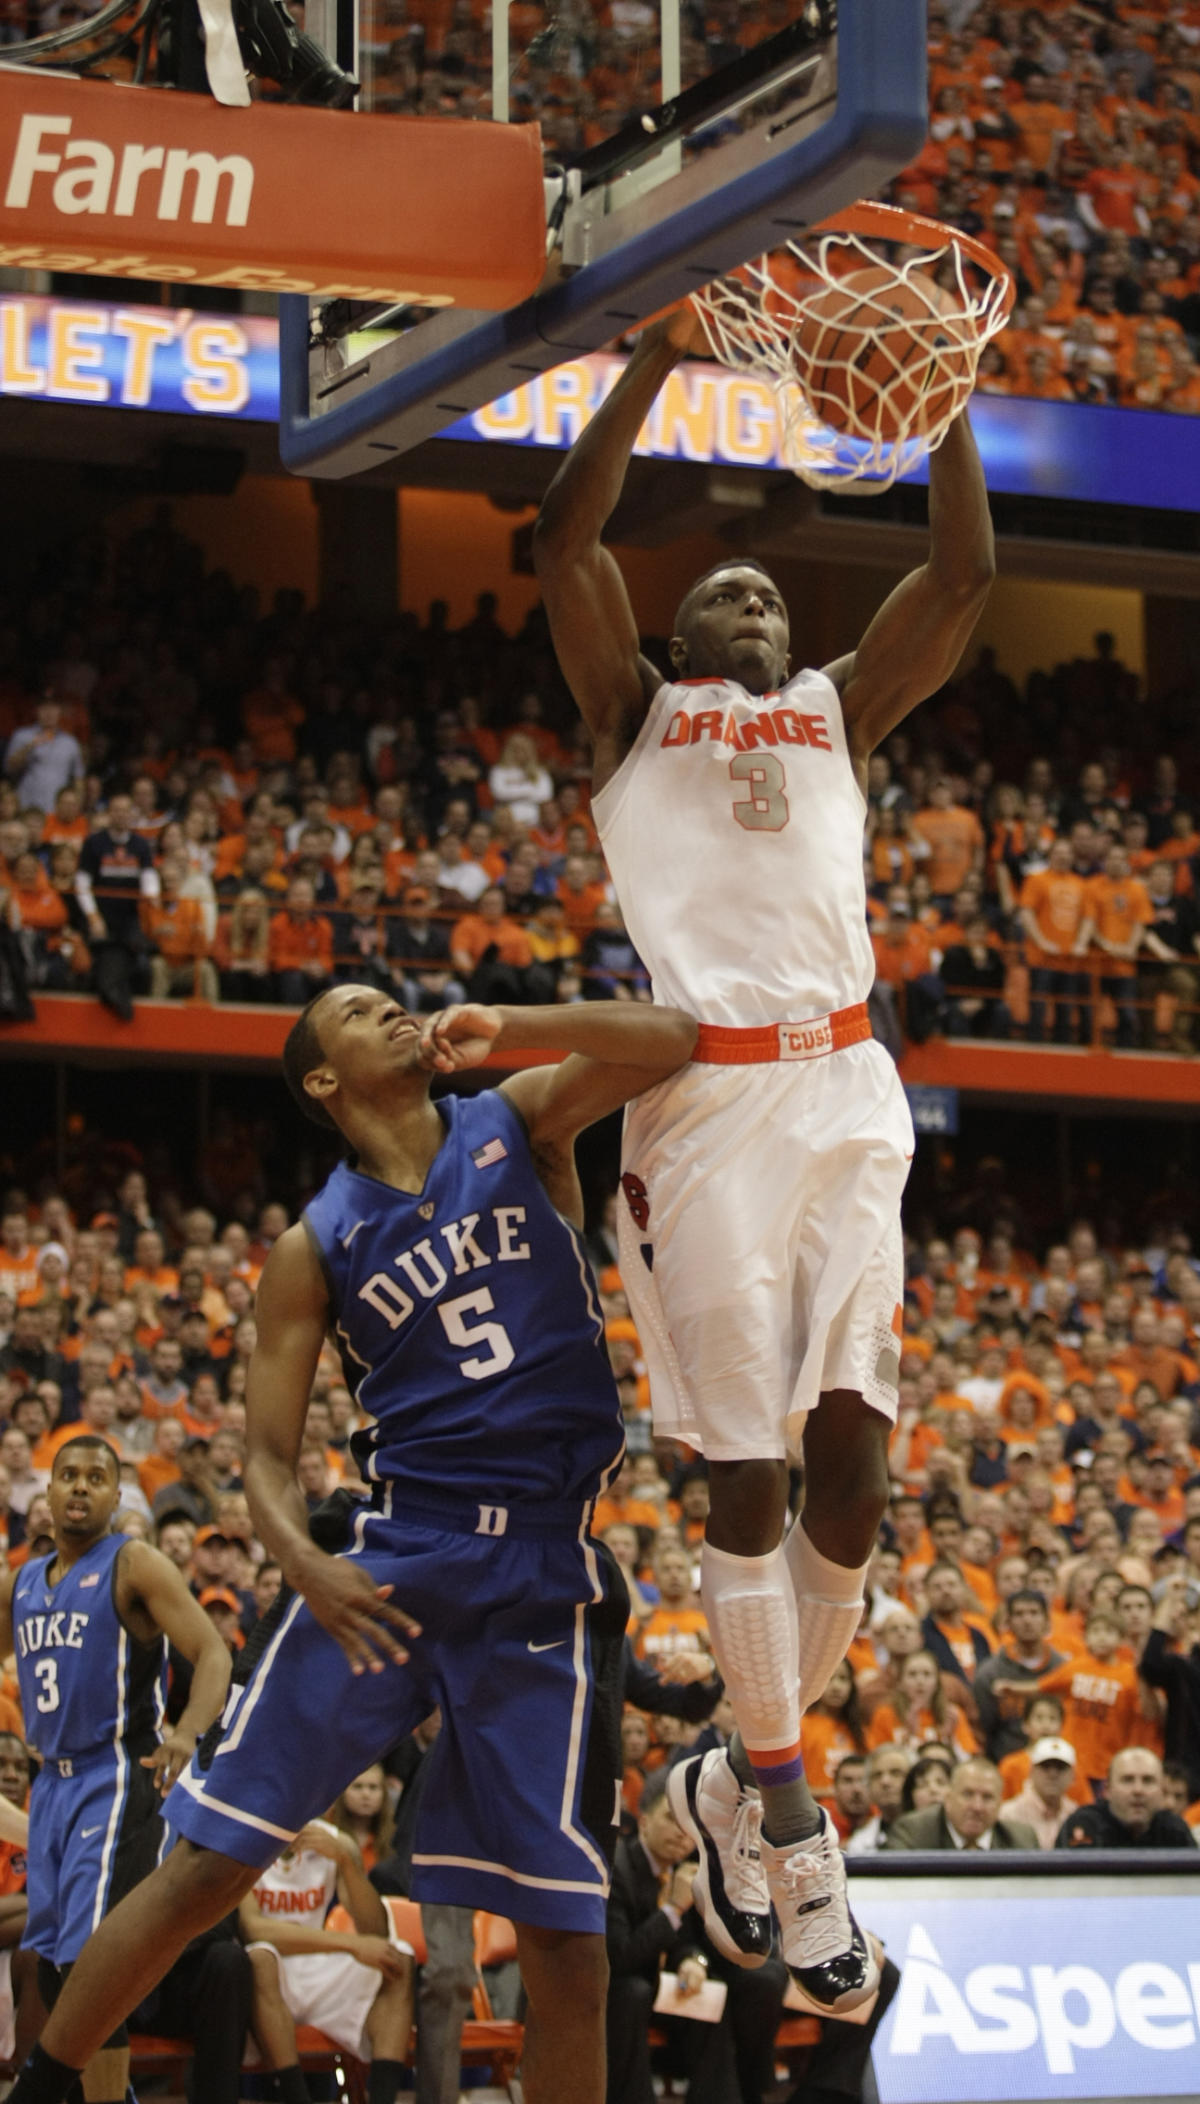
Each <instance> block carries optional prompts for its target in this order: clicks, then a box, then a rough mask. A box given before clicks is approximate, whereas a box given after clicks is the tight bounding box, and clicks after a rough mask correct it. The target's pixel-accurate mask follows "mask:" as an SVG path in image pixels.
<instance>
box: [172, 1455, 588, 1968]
mask: <svg viewBox="0 0 1200 2104" xmlns="http://www.w3.org/2000/svg"><path fill="white" fill-rule="evenodd" d="M383 1508H384V1509H382V1510H378V1511H372V1510H370V1509H369V1508H366V1507H364V1508H363V1509H362V1510H361V1511H360V1512H359V1515H358V1518H357V1520H356V1521H355V1524H354V1540H353V1546H352V1547H351V1548H350V1549H349V1550H348V1551H347V1554H349V1555H351V1556H353V1557H354V1559H355V1560H356V1561H358V1562H361V1563H362V1564H363V1566H364V1567H365V1568H366V1569H367V1570H368V1571H369V1572H370V1573H371V1576H372V1577H373V1578H374V1579H375V1581H376V1583H377V1584H380V1585H389V1584H390V1585H391V1586H392V1588H393V1592H392V1595H391V1597H392V1599H393V1600H394V1602H395V1603H396V1605H397V1606H399V1607H403V1608H404V1609H406V1610H407V1612H408V1613H410V1614H411V1615H413V1616H414V1618H415V1619H416V1620H417V1621H418V1622H419V1623H420V1625H421V1631H422V1633H421V1635H420V1637H418V1638H414V1639H405V1642H406V1644H407V1647H408V1649H409V1659H408V1662H407V1663H406V1664H404V1665H394V1664H388V1665H387V1666H386V1667H385V1669H384V1671H383V1672H382V1673H363V1674H360V1675H356V1674H354V1673H353V1672H352V1671H351V1668H350V1664H349V1661H348V1659H347V1658H346V1656H345V1654H344V1652H343V1651H342V1650H341V1648H340V1646H339V1645H338V1644H337V1643H335V1641H334V1639H333V1638H332V1637H331V1636H329V1635H327V1633H326V1632H325V1630H324V1629H322V1627H321V1625H320V1623H319V1622H317V1620H316V1619H315V1617H314V1616H313V1615H312V1614H311V1613H310V1611H309V1609H308V1607H307V1606H306V1605H305V1602H304V1600H303V1599H302V1597H301V1596H300V1595H299V1594H296V1595H293V1596H292V1598H291V1599H290V1601H289V1602H288V1604H287V1605H286V1608H285V1609H284V1610H283V1612H282V1614H281V1616H280V1619H279V1623H278V1627H277V1628H276V1630H275V1632H274V1634H273V1636H272V1637H271V1640H270V1642H269V1643H268V1644H267V1645H266V1646H265V1648H264V1649H263V1651H262V1653H261V1656H260V1657H259V1659H258V1660H257V1662H256V1664H255V1665H254V1667H253V1668H252V1670H251V1672H250V1674H249V1677H248V1678H247V1680H246V1682H245V1685H244V1686H242V1687H237V1688H235V1689H234V1690H233V1691H232V1692H231V1695H230V1699H229V1702H228V1704H227V1707H226V1711H225V1715H224V1718H223V1720H222V1728H221V1732H220V1737H219V1740H218V1742H217V1744H216V1748H215V1751H213V1750H212V1746H211V1743H210V1742H206V1743H205V1744H204V1745H202V1746H201V1747H200V1748H199V1750H198V1752H197V1755H196V1758H195V1759H194V1760H193V1762H192V1765H191V1767H190V1769H188V1770H187V1771H186V1772H185V1773H184V1775H183V1776H182V1777H181V1778H180V1781H179V1782H178V1784H177V1785H176V1787H175V1789H174V1790H173V1791H172V1792H171V1795H170V1797H169V1798H168V1800H167V1806H166V1817H167V1820H168V1822H169V1823H170V1825H171V1826H172V1827H173V1828H174V1829H175V1831H176V1832H177V1833H179V1834H182V1835H185V1836H186V1838H187V1839H188V1840H189V1841H192V1842H194V1843H195V1844H196V1845H197V1846H199V1847H202V1848H211V1849H214V1850H216V1851H218V1852H219V1853H220V1854H222V1855H227V1856H233V1857H234V1858H235V1859H236V1860H237V1861H238V1862H241V1863H246V1864H251V1865H254V1866H255V1867H262V1866H264V1865H266V1864H267V1863H269V1862H271V1861H273V1860H274V1858H275V1857H276V1856H277V1855H278V1854H279V1852H280V1850H281V1849H283V1848H285V1847H286V1846H287V1844H288V1843H289V1842H290V1841H291V1840H292V1839H293V1838H294V1836H295V1835H296V1834H297V1833H298V1832H299V1830H300V1828H301V1827H302V1826H303V1825H304V1824H305V1822H306V1821H307V1820H309V1819H312V1818H314V1817H317V1816H319V1815H321V1814H323V1813H324V1812H326V1811H327V1810H328V1808H329V1806H330V1805H331V1804H332V1803H333V1801H334V1799H335V1798H336V1797H337V1796H338V1794H339V1793H340V1792H341V1791H342V1790H343V1789H344V1788H345V1786H346V1784H347V1783H348V1782H350V1781H351V1780H352V1779H353V1778H354V1776H356V1775H359V1774H361V1772H362V1770H363V1769H364V1768H367V1767H369V1766H370V1764H371V1763H372V1762H373V1761H377V1760H381V1759H382V1758H383V1757H384V1755H385V1754H387V1753H388V1752H389V1751H390V1750H391V1748H392V1747H394V1746H395V1745H397V1744H398V1742H399V1741H400V1740H401V1739H403V1738H405V1737H406V1736H407V1735H408V1733H409V1732H411V1731H412V1730H413V1728H414V1726H415V1725H417V1724H418V1723H420V1722H421V1720H422V1719H423V1718H425V1717H428V1716H429V1714H430V1712H431V1711H432V1710H433V1709H435V1708H440V1710H441V1712H442V1728H441V1732H440V1734H439V1736H438V1738H437V1739H436V1741H435V1742H434V1745H433V1747H432V1750H431V1751H430V1753H429V1755H428V1756H427V1758H428V1759H429V1761H430V1764H431V1765H430V1771H429V1776H428V1781H427V1782H426V1784H425V1785H424V1790H423V1796H422V1802H421V1811H420V1816H419V1820H418V1825H417V1835H416V1843H415V1847H414V1852H413V1896H414V1898H416V1899H424V1900H430V1901H441V1902H444V1903H446V1904H448V1905H451V1906H461V1907H483V1908H486V1909H487V1910H488V1911H489V1912H491V1913H495V1914H505V1915H508V1916H509V1917H510V1918H511V1919H513V1920H516V1921H522V1922H529V1923H532V1924H533V1925H534V1926H537V1927H545V1928H559V1929H575V1930H585V1931H591V1932H594V1933H596V1934H603V1931H604V1916H605V1903H606V1900H607V1896H608V1883H609V1867H610V1863H611V1858H612V1850H613V1847H614V1845H615V1841H616V1835H617V1825H616V1821H617V1817H618V1809H619V1808H618V1802H617V1793H618V1779H619V1775H620V1764H619V1763H620V1713H621V1640H622V1636H623V1633H624V1628H625V1622H626V1617H627V1614H628V1602H627V1596H626V1591H625V1584H624V1580H623V1579H622V1577H621V1574H620V1571H619V1570H618V1568H617V1566H616V1564H615V1563H614V1562H613V1560H612V1558H611V1556H610V1555H609V1553H608V1551H607V1550H606V1549H604V1548H603V1546H602V1545H601V1544H600V1543H598V1542H595V1541H592V1540H590V1539H589V1538H588V1537H586V1536H585V1535H584V1533H583V1530H582V1527H581V1526H580V1525H579V1523H578V1517H577V1518H576V1525H575V1531H574V1533H573V1534H567V1533H565V1532H558V1533H549V1532H546V1531H541V1532H537V1531H533V1530H534V1529H535V1528H536V1526H537V1512H538V1508H532V1509H531V1514H530V1515H525V1516H522V1514H521V1513H520V1511H519V1509H518V1508H515V1507H509V1508H501V1507H490V1506H477V1505H470V1506H461V1507H459V1506H456V1505H455V1504H454V1503H453V1502H452V1501H449V1500H438V1501H437V1506H436V1509H435V1508H434V1507H433V1505H432V1504H427V1503H426V1502H425V1501H424V1500H422V1503H421V1506H420V1508H419V1509H418V1508H413V1507H411V1506H409V1507H406V1508H405V1509H404V1510H403V1511H400V1510H399V1508H398V1505H397V1506H393V1505H392V1501H391V1499H390V1495H389V1493H387V1492H385V1493H384V1494H383ZM497 1514H499V1515H501V1518H500V1519H497V1518H496V1517H495V1515H497ZM577 1514H578V1508H577ZM481 1515H484V1516H485V1517H484V1518H483V1519H482V1520H481V1517H480V1516H481ZM484 1526H488V1527H491V1528H496V1527H498V1526H503V1529H504V1531H502V1532H484V1531H482V1528H483V1527H484ZM468 1529H469V1530H470V1531H467V1530H468ZM526 1530H528V1531H526Z"/></svg>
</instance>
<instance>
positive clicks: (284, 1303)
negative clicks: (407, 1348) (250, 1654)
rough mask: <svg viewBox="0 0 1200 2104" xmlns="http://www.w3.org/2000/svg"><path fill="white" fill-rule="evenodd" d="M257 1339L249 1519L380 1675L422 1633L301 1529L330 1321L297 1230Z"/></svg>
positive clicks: (249, 1395)
mask: <svg viewBox="0 0 1200 2104" xmlns="http://www.w3.org/2000/svg"><path fill="white" fill-rule="evenodd" d="M254 1315H255V1327H256V1330H257V1342H256V1344H255V1347H254V1351H253V1354H252V1356H251V1359H250V1366H249V1370H248V1372H247V1376H246V1467H245V1471H244V1477H243V1480H244V1482H245V1485H246V1497H247V1500H248V1502H249V1506H250V1517H251V1519H252V1520H253V1522H254V1529H255V1532H256V1534H257V1535H258V1538H259V1540H260V1541H261V1542H262V1543H263V1545H264V1547H265V1548H266V1550H267V1553H268V1554H269V1555H270V1556H272V1557H274V1559H275V1561H276V1562H277V1563H278V1564H279V1565H280V1567H281V1569H282V1571H283V1575H284V1577H285V1578H286V1579H287V1582H288V1584H289V1585H292V1586H294V1587H295V1588H296V1590H297V1592H301V1593H303V1595H304V1598H305V1600H306V1601H307V1603H308V1605H309V1607H310V1608H311V1610H312V1612H313V1614H314V1615H315V1616H316V1619H317V1621H318V1622H320V1624H321V1626H322V1628H323V1629H326V1630H328V1632H329V1634H330V1636H332V1637H334V1638H335V1639H336V1641H337V1642H338V1643H339V1644H340V1645H341V1647H342V1649H343V1651H344V1652H345V1653H346V1656H347V1658H348V1659H349V1660H350V1663H351V1665H352V1667H353V1668H354V1671H355V1672H356V1673H363V1672H367V1671H368V1670H369V1671H371V1672H375V1673H381V1672H382V1671H383V1668H384V1666H385V1664H386V1663H387V1662H388V1661H389V1660H392V1661H394V1662H395V1663H397V1664H402V1663H403V1661H404V1660H405V1658H406V1657H407V1655H408V1654H407V1652H406V1651H405V1650H404V1648H403V1646H402V1644H401V1643H400V1642H399V1640H398V1639H399V1634H400V1633H401V1632H406V1633H407V1634H409V1635H411V1636H417V1635H419V1634H420V1631H419V1630H418V1627H417V1624H416V1623H415V1622H414V1621H413V1619H412V1617H411V1615H406V1614H405V1613H404V1612H403V1610H402V1609H401V1608H398V1607H393V1606H392V1605H391V1604H390V1596H391V1590H392V1588H391V1586H390V1585H383V1586H377V1585H376V1584H375V1583H374V1581H373V1579H372V1578H371V1577H370V1576H369V1574H368V1573H367V1572H366V1571H365V1570H363V1569H362V1567H361V1565H359V1564H355V1563H351V1562H349V1561H348V1560H347V1558H346V1557H344V1556H327V1555H326V1554H325V1553H324V1551H323V1550H321V1549H318V1547H317V1545H316V1543H315V1542H314V1541H313V1539H312V1537H311V1535H310V1534H309V1531H308V1507H307V1506H306V1504H305V1502H304V1499H303V1496H302V1495H301V1491H300V1485H299V1483H298V1482H297V1480H296V1463H297V1461H298V1459H299V1455H300V1445H301V1441H302V1439H303V1437H304V1420H305V1417H306V1416H307V1414H308V1400H309V1397H310V1395H311V1394H312V1384H313V1375H314V1374H315V1373H316V1370H317V1360H318V1359H319V1358H320V1355H321V1345H322V1342H323V1341H324V1336H325V1327H326V1324H327V1322H328V1320H329V1295H328V1290H327V1288H326V1285H325V1279H324V1275H323V1273H322V1271H321V1267H320V1264H319V1263H318V1261H317V1257H316V1254H315V1252H314V1250H313V1247H312V1244H311V1242H310V1241H309V1239H308V1235H307V1232H306V1231H305V1229H304V1228H303V1227H302V1226H300V1225H299V1224H298V1225H297V1226H295V1227H289V1228H287V1229H286V1231H285V1232H284V1233H283V1234H282V1235H280V1237H279V1240H278V1242H276V1244H275V1246H274V1248H273V1249H272V1251H271V1254H270V1256H269V1257H268V1258H267V1261H266V1263H265V1265H264V1266H263V1274H262V1278H261V1279H260V1280H259V1286H258V1293H257V1296H256V1298H255V1304H254Z"/></svg>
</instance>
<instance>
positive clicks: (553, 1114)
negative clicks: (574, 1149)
mask: <svg viewBox="0 0 1200 2104" xmlns="http://www.w3.org/2000/svg"><path fill="white" fill-rule="evenodd" d="M421 1043H422V1050H423V1051H424V1052H425V1056H426V1059H427V1062H428V1064H429V1065H430V1066H433V1067H435V1068H436V1069H437V1070H438V1071H439V1072H442V1073H454V1072H456V1071H458V1070H459V1069H460V1068H462V1067H472V1066H478V1065H479V1064H480V1063H481V1061H483V1060H484V1059H486V1057H487V1055H488V1053H489V1052H516V1051H523V1052H563V1053H565V1054H566V1055H567V1057H566V1058H565V1059H563V1060H562V1061H561V1063H560V1064H559V1065H557V1066H544V1067H532V1068H527V1069H526V1070H525V1072H524V1073H522V1074H514V1075H513V1076H512V1077H511V1079H510V1080H508V1081H506V1082H505V1083H504V1091H503V1092H504V1094H505V1095H506V1096H507V1097H508V1098H509V1099H510V1101H511V1102H512V1103H514V1104H515V1105H516V1107H517V1109H518V1110H519V1111H520V1113H521V1116H522V1117H523V1118H524V1120H525V1123H526V1125H527V1126H528V1128H529V1131H530V1135H531V1137H537V1138H555V1139H565V1138H571V1139H573V1138H574V1136H575V1134H576V1133H577V1132H582V1131H583V1129H584V1127H585V1126H586V1125H592V1124H594V1123H595V1121H596V1119H597V1118H605V1117H607V1116H608V1114H609V1112H610V1111H614V1110H619V1109H620V1107H621V1105H622V1104H623V1103H628V1101H629V1099H630V1097H631V1096H640V1095H641V1093H642V1090H643V1089H648V1088H651V1087H652V1086H653V1084H654V1083H655V1082H656V1081H665V1080H666V1078H667V1076H668V1074H673V1073H674V1072H675V1071H676V1069H677V1068H678V1067H681V1066H682V1065H683V1064H684V1062H685V1061H686V1060H688V1059H690V1058H691V1055H692V1050H693V1048H694V1046H695V1043H696V1024H695V1021H694V1019H693V1018H692V1017H691V1016H689V1015H684V1013H683V1011H682V1010H681V1009H678V1008H652V1007H650V1006H649V1005H648V1004H644V1003H641V1002H638V1003H637V1004H634V1003H633V1002H630V1001H580V1002H577V1003H573V1004H572V1005H570V1006H566V1007H554V1008H485V1007H482V1006H480V1005H478V1004H470V1005H467V1006H464V1007H461V1008H444V1009H443V1010H442V1011H441V1013H440V1014H439V1015H435V1016H431V1017H430V1019H429V1021H428V1023H427V1024H426V1025H425V1028H424V1031H423V1033H422V1040H421Z"/></svg>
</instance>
